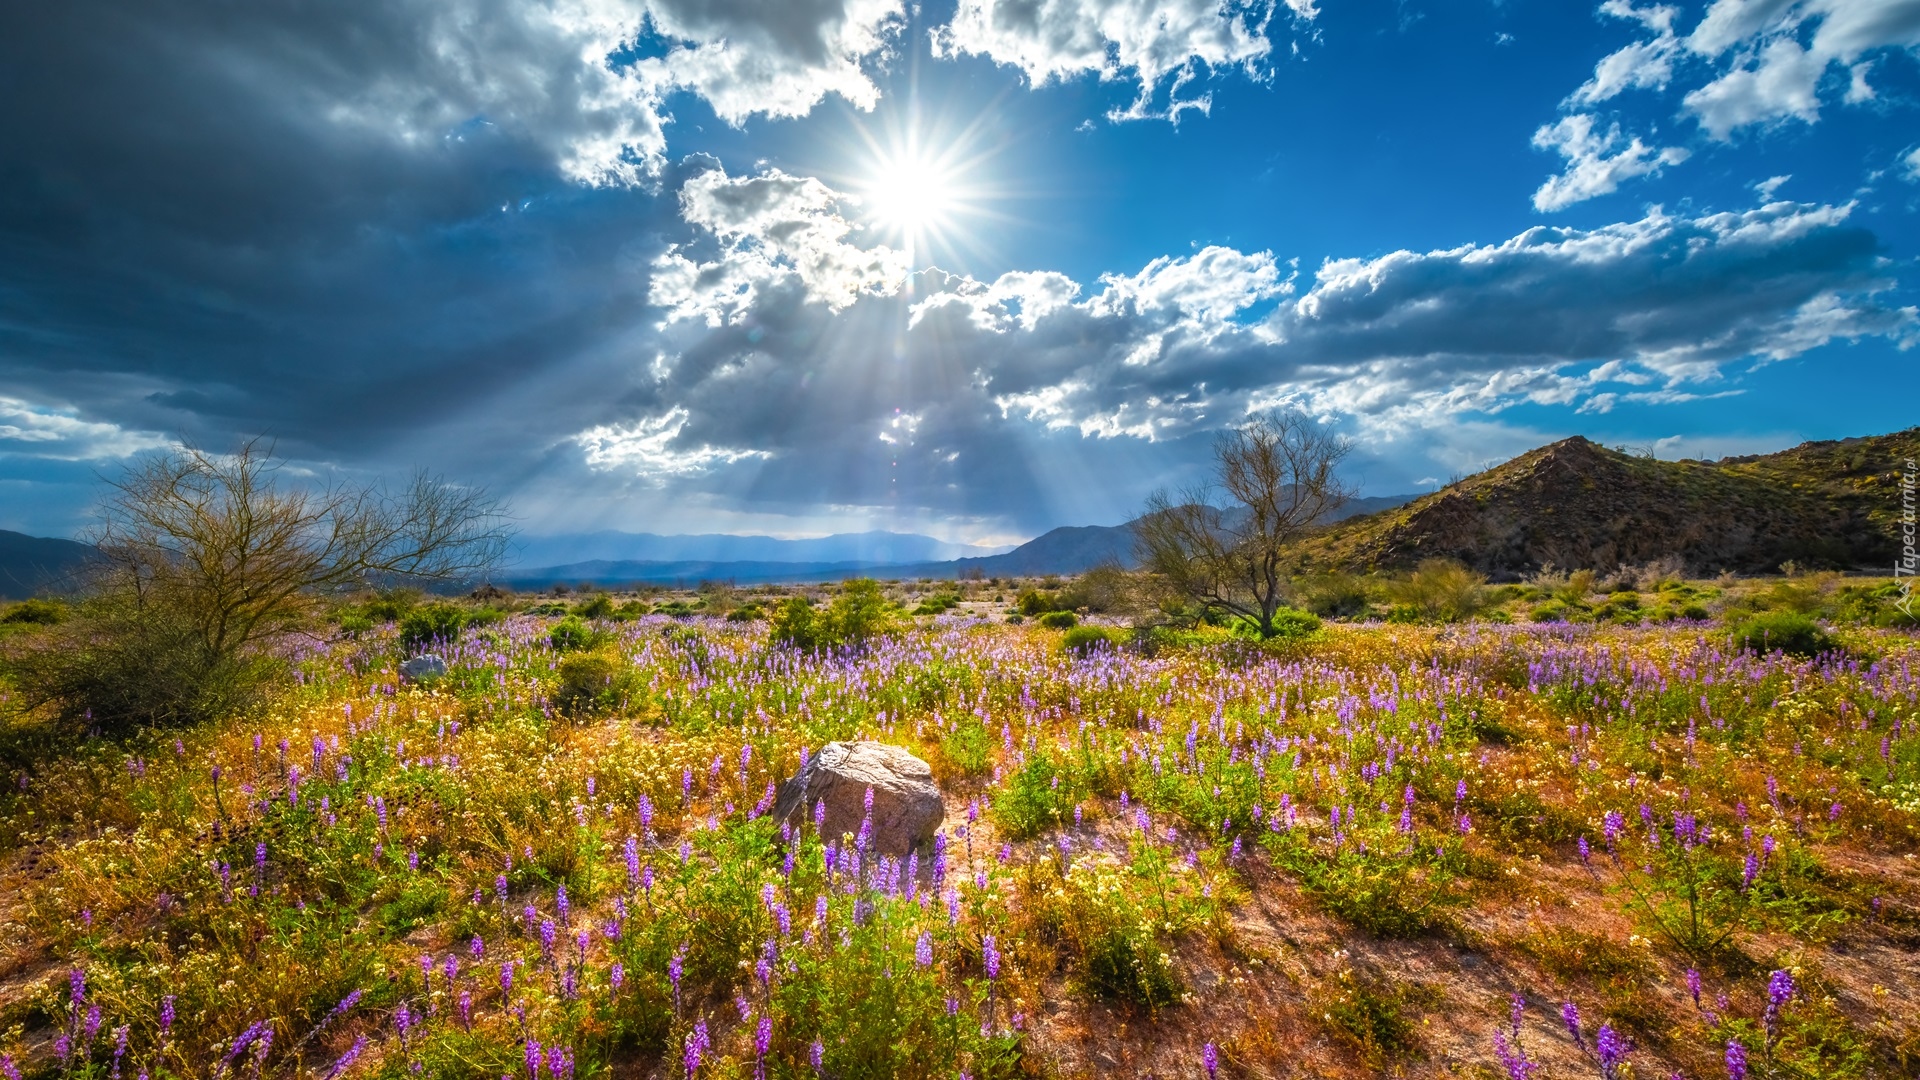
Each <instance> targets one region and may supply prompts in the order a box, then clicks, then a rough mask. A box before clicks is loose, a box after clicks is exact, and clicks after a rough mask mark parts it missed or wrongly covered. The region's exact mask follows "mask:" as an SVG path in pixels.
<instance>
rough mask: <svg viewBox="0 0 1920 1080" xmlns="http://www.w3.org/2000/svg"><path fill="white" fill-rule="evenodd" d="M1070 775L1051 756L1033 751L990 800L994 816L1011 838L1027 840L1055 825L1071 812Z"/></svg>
mask: <svg viewBox="0 0 1920 1080" xmlns="http://www.w3.org/2000/svg"><path fill="white" fill-rule="evenodd" d="M1070 787H1071V785H1070V783H1069V778H1068V777H1067V775H1066V774H1065V772H1064V771H1063V770H1062V769H1061V768H1060V767H1059V766H1058V765H1056V764H1054V761H1053V759H1052V758H1050V757H1048V756H1047V755H1046V754H1044V753H1035V754H1033V755H1032V756H1031V757H1029V758H1027V764H1026V765H1025V767H1023V768H1021V770H1020V771H1019V772H1016V773H1014V774H1013V775H1012V776H1011V777H1009V778H1008V779H1007V786H1006V790H1005V791H1004V792H1002V793H1001V794H1000V796H999V797H998V798H996V799H994V800H993V820H994V823H995V824H996V825H999V826H1000V829H1001V831H1002V832H1004V833H1006V835H1007V836H1008V837H1009V838H1010V839H1014V840H1026V839H1030V838H1032V837H1035V836H1038V835H1040V834H1041V833H1042V832H1045V831H1046V830H1048V829H1052V828H1057V827H1058V826H1059V825H1060V823H1061V822H1062V821H1064V820H1065V819H1066V818H1067V817H1068V816H1069V815H1070V814H1071V813H1072V812H1073V805H1074V803H1075V801H1076V800H1075V798H1074V796H1073V793H1072V792H1071V790H1070Z"/></svg>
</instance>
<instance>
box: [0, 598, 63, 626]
mask: <svg viewBox="0 0 1920 1080" xmlns="http://www.w3.org/2000/svg"><path fill="white" fill-rule="evenodd" d="M66 620H67V605H65V604H62V603H60V602H59V601H57V600H22V601H20V602H19V603H17V604H15V605H13V606H12V607H10V608H8V609H7V610H6V613H5V614H0V623H4V624H6V625H9V626H58V625H59V624H61V623H63V622H65V621H66Z"/></svg>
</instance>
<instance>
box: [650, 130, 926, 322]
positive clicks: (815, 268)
mask: <svg viewBox="0 0 1920 1080" xmlns="http://www.w3.org/2000/svg"><path fill="white" fill-rule="evenodd" d="M846 201H848V196H846V195H843V194H841V193H839V192H836V191H834V190H832V189H831V188H828V187H827V186H826V185H825V184H823V183H821V182H820V181H819V180H816V179H814V178H812V177H799V176H790V175H788V174H786V173H784V172H781V171H780V170H778V169H771V170H767V171H765V172H763V173H761V174H759V175H756V176H742V177H730V176H728V175H727V174H726V172H725V171H724V170H722V169H719V168H717V167H716V168H712V169H710V170H708V171H705V172H702V173H699V174H698V175H696V176H694V177H693V178H691V179H689V180H688V181H687V182H686V184H685V186H683V187H682V188H681V189H680V207H681V213H682V215H683V216H684V217H685V219H686V221H687V223H688V224H690V225H693V226H696V227H698V228H699V229H701V230H703V231H704V232H705V233H706V234H707V235H708V236H710V237H711V238H712V239H713V240H714V241H715V242H716V243H715V244H714V246H715V247H716V248H717V249H718V250H717V253H716V254H715V255H714V257H713V258H712V259H711V260H709V261H699V260H698V259H697V258H695V257H691V256H689V255H688V254H687V253H686V252H687V251H689V250H694V249H695V248H697V246H698V245H676V246H673V247H670V248H668V249H667V251H666V252H665V253H664V254H662V255H661V256H660V257H659V259H658V260H657V261H656V262H655V263H654V277H653V287H652V294H651V298H652V300H653V302H654V303H655V304H657V305H659V306H660V307H663V308H665V309H666V310H667V319H668V321H670V322H671V321H677V320H687V319H697V320H700V321H703V322H705V323H706V324H707V325H708V326H722V325H725V324H727V323H729V322H732V321H734V320H735V319H737V318H739V317H740V315H741V314H742V313H743V312H745V311H748V310H750V309H751V308H752V307H753V306H754V302H755V300H756V299H757V298H758V297H759V296H760V295H761V294H763V293H765V292H767V291H768V290H771V289H778V288H793V289H798V290H800V291H802V292H803V293H804V294H805V295H806V297H807V298H808V299H810V300H813V301H817V302H819V303H822V304H825V305H826V307H827V309H828V310H829V311H840V310H842V309H844V308H846V307H848V306H850V305H851V304H853V302H854V301H856V300H858V299H859V298H860V297H861V296H889V295H892V294H893V293H894V292H896V291H898V290H899V289H900V288H902V287H903V286H904V285H905V284H906V281H907V272H908V267H907V261H906V255H905V253H903V252H899V251H895V250H893V249H892V248H889V247H886V246H884V245H878V246H875V247H872V248H862V247H859V246H857V245H855V244H853V243H850V242H848V237H849V236H850V235H852V234H853V233H854V231H855V226H854V225H853V224H852V223H851V222H850V221H848V220H847V219H846V218H845V217H843V216H842V215H841V214H840V212H839V208H840V205H841V204H842V203H843V202H846Z"/></svg>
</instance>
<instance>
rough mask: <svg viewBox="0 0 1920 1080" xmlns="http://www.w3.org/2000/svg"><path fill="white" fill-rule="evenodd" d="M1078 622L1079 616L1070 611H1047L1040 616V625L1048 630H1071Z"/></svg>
mask: <svg viewBox="0 0 1920 1080" xmlns="http://www.w3.org/2000/svg"><path fill="white" fill-rule="evenodd" d="M1079 622H1080V618H1079V616H1077V615H1075V614H1074V613H1073V612H1071V611H1049V612H1047V613H1046V614H1045V615H1042V616H1040V625H1041V626H1044V627H1046V628H1047V629H1049V630H1071V629H1073V628H1074V627H1075V626H1076V625H1078V624H1079Z"/></svg>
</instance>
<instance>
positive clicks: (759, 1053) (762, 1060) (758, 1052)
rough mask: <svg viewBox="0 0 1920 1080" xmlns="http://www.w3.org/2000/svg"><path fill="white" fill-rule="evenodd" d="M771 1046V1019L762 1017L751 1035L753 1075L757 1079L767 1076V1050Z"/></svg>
mask: <svg viewBox="0 0 1920 1080" xmlns="http://www.w3.org/2000/svg"><path fill="white" fill-rule="evenodd" d="M772 1046H773V1017H771V1016H763V1017H761V1018H760V1023H759V1026H758V1027H756V1028H755V1029H754V1033H753V1056H754V1059H755V1060H754V1066H753V1074H754V1075H755V1076H757V1077H765V1076H766V1075H767V1050H768V1049H769V1048H770V1047H772Z"/></svg>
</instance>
